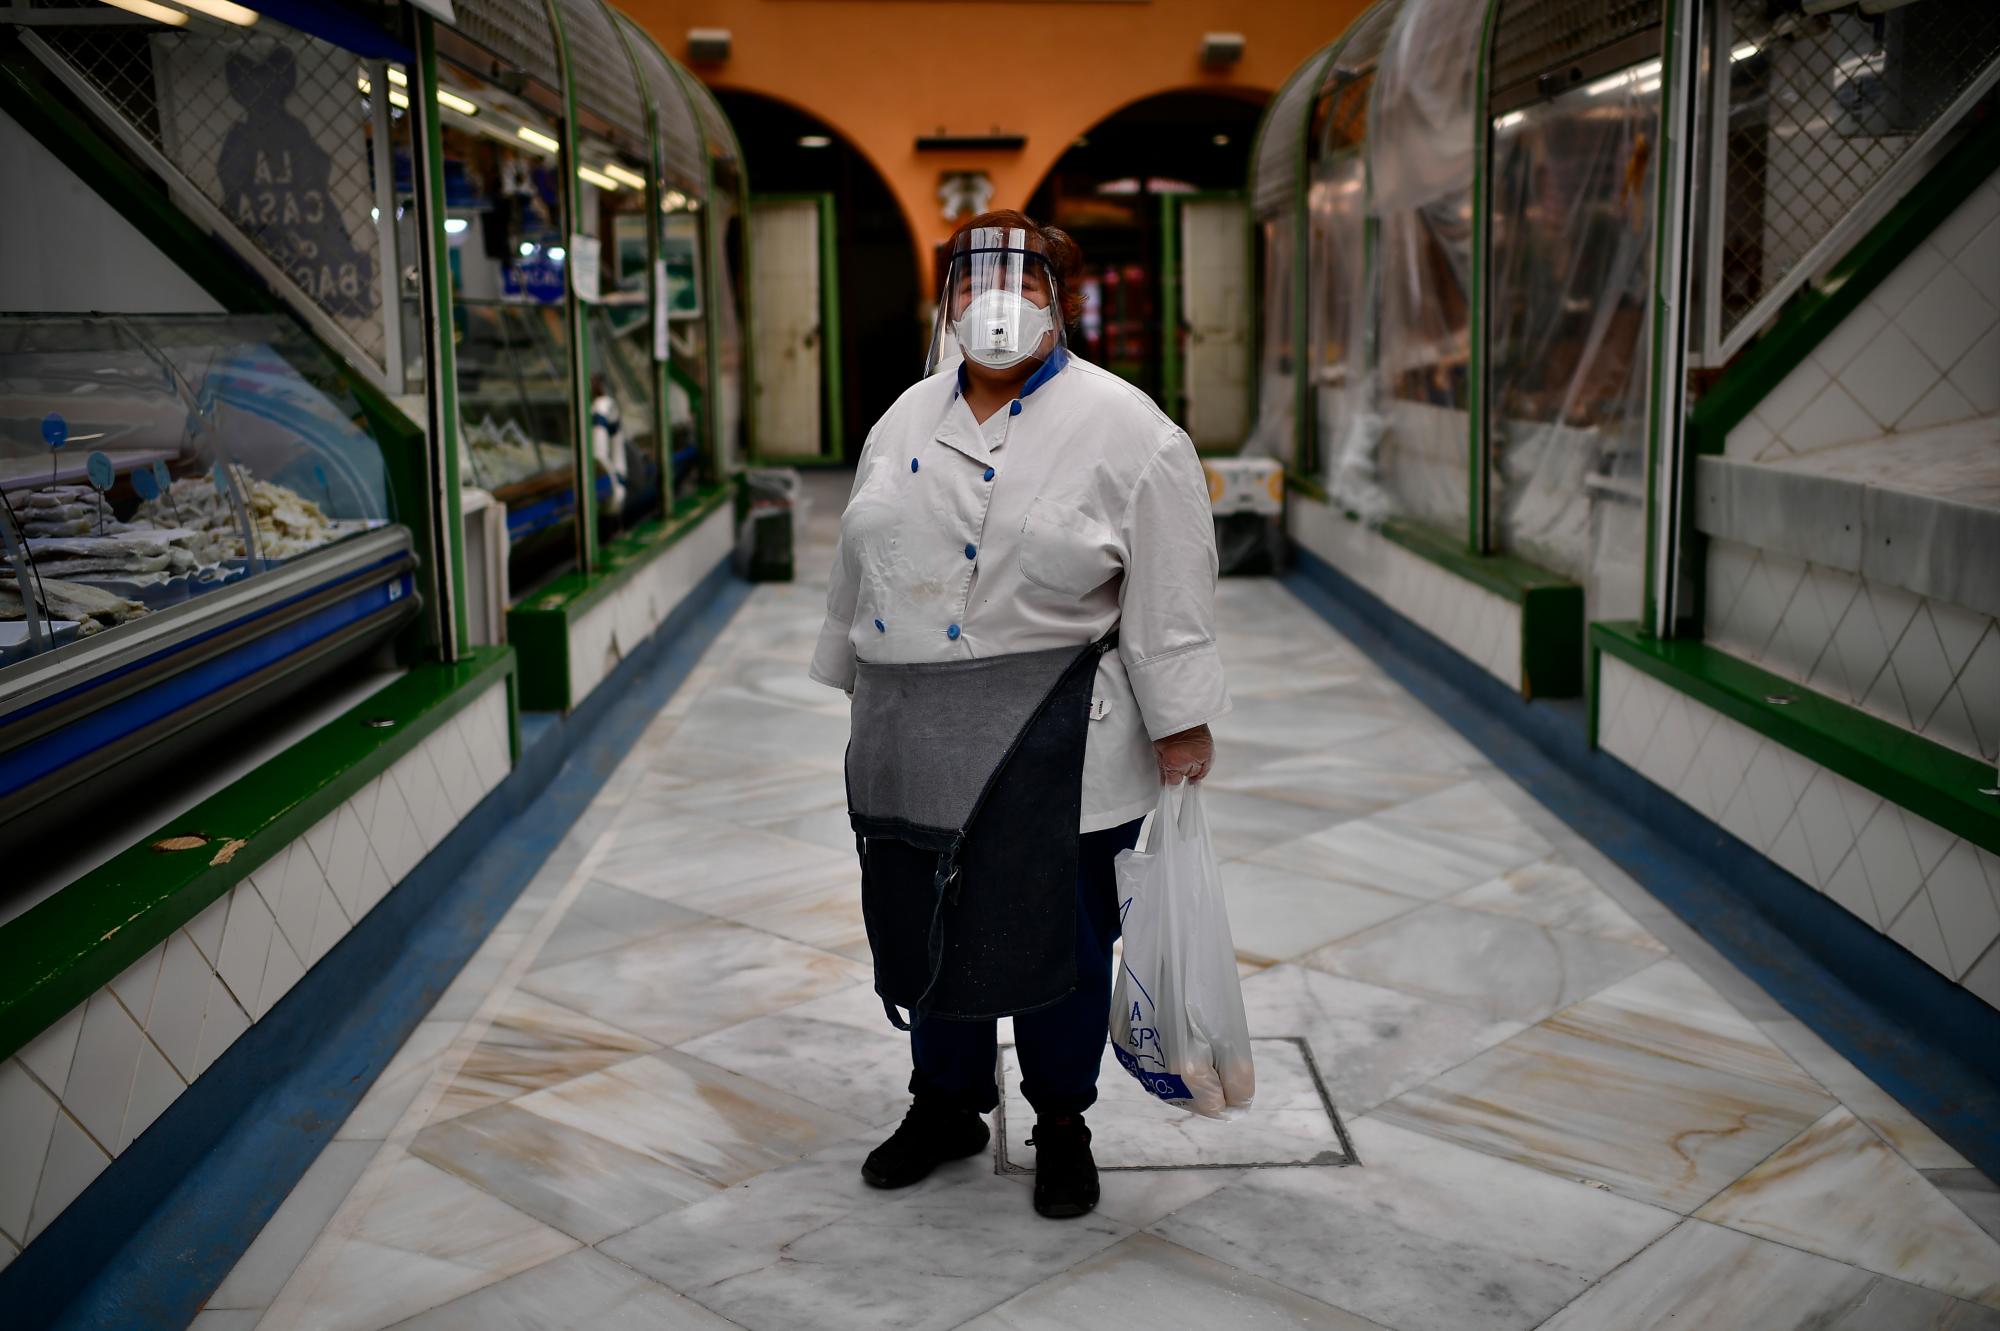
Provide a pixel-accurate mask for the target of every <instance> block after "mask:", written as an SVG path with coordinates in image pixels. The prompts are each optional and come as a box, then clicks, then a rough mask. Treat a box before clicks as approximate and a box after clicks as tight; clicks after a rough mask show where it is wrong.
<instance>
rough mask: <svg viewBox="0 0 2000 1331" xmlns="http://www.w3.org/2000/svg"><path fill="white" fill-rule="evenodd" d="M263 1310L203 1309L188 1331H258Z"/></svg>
mask: <svg viewBox="0 0 2000 1331" xmlns="http://www.w3.org/2000/svg"><path fill="white" fill-rule="evenodd" d="M263 1316H264V1310H263V1309H262V1308H203V1309H202V1310H201V1311H200V1312H198V1313H196V1314H195V1315H194V1320H193V1321H192V1322H189V1323H188V1331H256V1326H257V1323H258V1322H259V1321H260V1320H262V1319H263Z"/></svg>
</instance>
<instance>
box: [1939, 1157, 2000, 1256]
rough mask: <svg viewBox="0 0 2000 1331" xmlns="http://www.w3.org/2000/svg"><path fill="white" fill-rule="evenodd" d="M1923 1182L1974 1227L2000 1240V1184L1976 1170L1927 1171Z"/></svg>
mask: <svg viewBox="0 0 2000 1331" xmlns="http://www.w3.org/2000/svg"><path fill="white" fill-rule="evenodd" d="M1923 1175H1924V1178H1925V1179H1926V1180H1928V1181H1929V1183H1930V1185H1931V1186H1932V1187H1933V1188H1936V1189H1937V1190H1938V1191H1939V1192H1941V1193H1943V1194H1944V1195H1945V1196H1946V1197H1949V1198H1950V1199H1951V1203H1952V1205H1954V1206H1956V1207H1957V1208H1958V1209H1959V1210H1961V1211H1963V1212H1965V1213H1966V1214H1967V1215H1969V1216H1971V1217H1972V1223H1974V1224H1975V1225H1978V1226H1979V1227H1980V1228H1981V1229H1983V1230H1985V1231H1986V1232H1987V1233H1988V1234H1991V1235H1992V1236H1993V1237H1994V1238H1995V1239H2000V1183H1995V1182H1994V1181H1993V1180H1992V1179H1990V1178H1987V1177H1986V1175H1984V1174H1982V1173H1980V1172H1979V1171H1978V1170H1976V1169H1969V1168H1968V1169H1926V1170H1924V1171H1923Z"/></svg>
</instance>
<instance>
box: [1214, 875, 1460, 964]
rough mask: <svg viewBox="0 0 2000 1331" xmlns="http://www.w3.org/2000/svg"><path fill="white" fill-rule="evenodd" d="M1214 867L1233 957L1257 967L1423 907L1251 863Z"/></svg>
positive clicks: (1370, 890) (1411, 899) (1417, 901)
mask: <svg viewBox="0 0 2000 1331" xmlns="http://www.w3.org/2000/svg"><path fill="white" fill-rule="evenodd" d="M1217 867H1218V868H1220V870H1221V871H1222V892H1223V896H1224V898H1225V899H1226V901H1227V903H1228V907H1229V934H1230V937H1231V939H1232V940H1233V941H1234V942H1235V944H1236V955H1237V956H1239V957H1241V958H1243V959H1244V960H1245V961H1250V962H1254V963H1257V964H1259V965H1268V964H1270V963H1272V962H1276V961H1292V960H1295V959H1296V958H1298V957H1302V956H1304V955H1305V954H1306V953H1308V952H1311V951H1313V950H1314V949H1315V948H1320V947H1324V946H1326V945H1327V944H1328V943H1331V942H1335V941H1337V940H1339V939H1342V938H1347V937H1349V936H1351V935H1353V934H1357V933H1359V932H1361V931H1362V930H1363V929H1367V928H1369V927H1371V926H1373V925H1377V924H1380V923H1382V921H1384V920H1388V919H1393V918H1395V917H1396V916H1398V915H1401V914H1403V913H1404V912H1406V911H1411V910H1415V909H1416V908H1417V907H1419V906H1421V905H1423V904H1424V903H1423V902H1422V901H1421V900H1420V899H1418V898H1416V897H1404V896H1398V895H1396V894H1395V893H1393V892H1381V891H1377V890H1376V889H1374V888H1372V887H1362V886H1360V885H1358V884H1355V883H1341V882H1336V881H1334V880H1332V879H1328V878H1319V877H1315V876H1313V875H1311V874H1302V873H1294V872H1293V871H1292V870H1290V869H1280V868H1278V867H1277V866H1276V865H1272V864H1259V863H1257V862H1256V861H1255V860H1224V861H1223V862H1222V863H1221V864H1220V865H1219V866H1217Z"/></svg>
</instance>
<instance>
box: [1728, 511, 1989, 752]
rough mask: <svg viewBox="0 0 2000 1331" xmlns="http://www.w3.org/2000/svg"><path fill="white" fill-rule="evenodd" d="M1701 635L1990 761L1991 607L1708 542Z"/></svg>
mask: <svg viewBox="0 0 2000 1331" xmlns="http://www.w3.org/2000/svg"><path fill="white" fill-rule="evenodd" d="M1706 633H1707V637H1708V640H1709V641H1710V642H1712V643H1713V644H1714V645H1715V646H1717V647H1719V648H1721V649H1722V650H1724V651H1726V652H1729V653H1730V654H1731V655H1734V656H1740V657H1742V658H1743V659H1744V660H1746V661H1754V662H1755V663H1757V664H1758V665H1760V666H1762V667H1763V668H1764V669H1766V670H1769V671H1771V672H1772V673H1773V674H1778V675H1783V676H1785V677H1786V678H1787V679H1795V680H1797V681H1799V682H1800V683H1801V684H1804V685H1805V686H1807V687H1808V688H1810V689H1812V690H1814V691H1815V692H1818V693H1824V694H1828V695H1829V696H1831V697H1834V698H1838V699H1839V700H1840V701H1842V702H1844V703H1850V704H1852V705H1854V706H1856V707H1859V708H1861V709H1862V710H1863V711H1866V712H1869V713H1871V714H1873V715H1875V716H1879V717H1881V718H1882V719H1883V720H1885V721H1888V722H1890V723H1892V724H1894V725H1898V726H1902V727H1904V728H1905V729H1908V730H1913V731H1915V732H1917V733H1918V734H1920V735H1924V736H1926V737H1927V738H1930V739H1933V740H1935V741H1937V742H1938V743H1939V744H1943V745H1946V746H1947V747H1950V748H1953V749H1957V750H1958V751H1959V752H1961V753H1964V754H1966V755H1968V756H1970V757H1975V758H1983V759H1985V760H1986V761H1987V762H2000V621H1996V620H1995V619H1994V618H1993V617H1992V616H1991V615H1981V614H1978V613H1976V612H1974V611H1971V610H1966V609H1963V608H1961V607H1959V606H1955V605H1952V604H1950V603H1948V602H1945V601H1937V600H1932V599H1929V598H1926V597H1922V596H1917V595H1915V594H1914V593H1911V592H1907V591H1904V590H1903V589H1902V588H1900V587H1893V586H1889V585H1887V584H1884V583H1879V582H1869V581H1867V580H1865V579H1863V578H1862V577H1860V576H1859V575H1857V574H1853V573H1848V572H1845V571H1843V570H1840V569H1833V568H1826V567H1823V566H1821V565H1818V564H1810V563H1807V562H1805V561H1803V560H1798V559H1793V558H1791V557H1790V556H1788V555H1782V554H1778V553H1777V552H1775V551H1771V550H1759V549H1756V548H1755V547H1753V546H1748V545H1742V544H1739V543H1737V542H1735V541H1711V542H1710V543H1709V547H1708V608H1707V626H1706Z"/></svg>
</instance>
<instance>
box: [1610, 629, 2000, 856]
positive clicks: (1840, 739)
mask: <svg viewBox="0 0 2000 1331" xmlns="http://www.w3.org/2000/svg"><path fill="white" fill-rule="evenodd" d="M1590 647H1591V654H1592V658H1593V662H1594V661H1595V658H1596V656H1597V655H1598V654H1599V653H1601V652H1609V653H1610V654H1611V655H1613V656H1615V657H1617V658H1618V659H1619V660H1621V661H1624V662H1625V663H1626V664H1628V665H1630V666H1632V667H1633V668H1635V669H1638V670H1643V671H1645V672H1646V673H1647V674H1648V675H1651V676H1652V677H1653V678H1655V679H1658V680H1660V681H1661V682H1663V683H1665V684H1667V685H1669V686H1671V687H1673V688H1675V689H1678V690H1679V691H1680V692H1682V693H1685V694H1686V695H1687V696H1689V697H1690V698H1693V699H1695V700H1696V701H1697V702H1700V703H1702V704H1703V705H1705V706H1707V707H1711V708H1713V709H1714V710H1716V711H1718V712H1720V713H1722V714H1723V715H1724V716H1727V717H1729V718H1730V719H1732V720H1734V721H1737V722H1739V723H1741V724H1742V725H1746V726H1748V727H1750V729H1752V730H1754V731H1756V732H1757V733H1758V734H1760V735H1764V736H1767V737H1768V738H1770V739H1772V740H1775V741H1776V742H1778V743H1779V744H1782V745H1784V746H1785V747H1786V748H1788V749H1790V750H1792V751H1793V752H1794V753H1796V754H1798V755H1799V756H1801V757H1803V758H1809V759H1811V760H1812V761H1813V762H1816V763H1818V764H1819V765H1820V766H1822V767H1825V768H1827V769H1829V770H1831V771H1833V772H1837V773H1839V774H1840V775H1841V776H1844V777H1846V778H1847V779H1848V780H1849V781H1852V782H1854V783H1855V784H1856V785H1858V786H1864V787H1866V788H1867V789H1869V790H1872V791H1874V792H1875V793H1876V794H1877V795H1880V796H1881V797H1882V798H1884V799H1886V800H1889V801H1891V802H1892V803H1895V804H1898V805H1900V806H1902V807H1903V808H1905V809H1908V810H1909V811H1910V812H1911V813H1914V814H1916V815H1918V816H1919V817H1922V818H1928V819H1929V820H1930V821H1931V822H1933V823H1936V824H1937V825H1938V826H1939V827H1942V828H1944V829H1945V830H1946V831H1948V832H1951V833H1953V834H1954V835H1957V836H1961V837H1964V838H1965V839H1966V840H1967V841H1970V842H1971V843H1972V844H1973V845H1975V846H1979V847H1981V848H1983V849H1985V850H1988V851H1992V852H1994V853H1995V854H2000V796H1996V795H1992V794H1988V793H1986V792H1988V791H1991V790H1993V789H1994V776H1993V768H1992V766H1991V765H1990V764H1987V763H1983V762H1980V761H1978V760H1977V759H1974V758H1968V757H1966V756H1965V755H1964V754H1962V753H1958V752H1956V751H1954V750H1951V749H1947V748H1945V747H1944V746H1943V745H1942V744H1938V743H1935V742H1933V741H1931V740H1928V739H1925V738H1924V737H1923V736H1921V735H1916V734H1912V733H1911V732H1910V731H1907V730H1905V729H1903V728H1902V727H1901V726H1897V725H1891V724H1890V723H1889V722H1887V721H1883V720H1881V719H1879V718H1877V717H1873V716H1870V715H1868V713H1866V712H1864V711H1862V710H1860V709H1859V708H1857V707H1851V706H1849V705H1847V704H1846V703H1842V702H1836V701H1835V700H1834V699H1832V698H1829V697H1827V696H1825V695H1824V694H1820V693H1814V692H1813V691H1812V690H1811V689H1808V688H1806V687H1805V686H1804V685H1801V684H1796V683H1794V682H1793V681H1791V680H1789V679H1786V678H1784V677H1783V676H1781V675H1774V674H1772V673H1771V672H1770V671H1768V670H1762V669H1759V668H1758V667H1756V666H1754V665H1751V664H1750V663H1749V662H1747V661H1742V660H1739V659H1737V658H1736V657H1734V656H1731V655H1729V653H1727V652H1724V651H1720V650H1718V649H1716V648H1714V647H1711V646H1709V645H1708V644H1706V643H1702V642H1695V641H1692V640H1690V639H1686V638H1673V639H1660V638H1648V637H1644V636H1641V634H1640V632H1639V626H1638V625H1637V624H1633V623H1616V624H1592V625H1591V626H1590Z"/></svg>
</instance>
